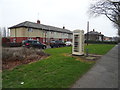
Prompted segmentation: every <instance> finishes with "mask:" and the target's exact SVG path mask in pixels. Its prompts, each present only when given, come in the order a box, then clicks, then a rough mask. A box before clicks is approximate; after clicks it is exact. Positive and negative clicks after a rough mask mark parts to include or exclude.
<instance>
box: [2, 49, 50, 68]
mask: <svg viewBox="0 0 120 90" xmlns="http://www.w3.org/2000/svg"><path fill="white" fill-rule="evenodd" d="M48 56H49V54H46V53H44V51H43V50H41V49H34V48H30V49H28V48H23V47H21V48H2V69H3V70H5V69H10V70H11V69H13V68H15V67H16V66H18V65H22V64H28V63H32V62H36V61H38V60H42V59H44V58H47V57H48Z"/></svg>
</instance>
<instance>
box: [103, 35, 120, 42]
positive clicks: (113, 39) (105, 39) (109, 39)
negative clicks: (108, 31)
mask: <svg viewBox="0 0 120 90" xmlns="http://www.w3.org/2000/svg"><path fill="white" fill-rule="evenodd" d="M118 39H119V37H107V36H104V41H116V42H118V41H119V40H118Z"/></svg>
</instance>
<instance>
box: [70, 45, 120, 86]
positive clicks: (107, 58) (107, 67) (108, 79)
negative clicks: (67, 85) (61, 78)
mask: <svg viewBox="0 0 120 90" xmlns="http://www.w3.org/2000/svg"><path fill="white" fill-rule="evenodd" d="M118 46H119V47H120V44H118V45H116V46H115V47H114V48H112V49H111V50H110V51H109V52H108V53H107V54H106V55H104V56H102V57H101V59H99V60H98V61H97V62H96V64H95V65H94V66H93V67H92V68H91V69H90V70H89V71H88V72H87V73H86V74H85V75H83V76H82V77H81V78H80V79H79V80H78V81H76V83H75V84H74V85H73V86H72V87H71V88H118V60H119V59H118ZM119 49H120V48H119Z"/></svg>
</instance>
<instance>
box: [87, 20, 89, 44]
mask: <svg viewBox="0 0 120 90" xmlns="http://www.w3.org/2000/svg"><path fill="white" fill-rule="evenodd" d="M88 40H89V21H88V22H87V46H88Z"/></svg>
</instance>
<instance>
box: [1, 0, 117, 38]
mask: <svg viewBox="0 0 120 90" xmlns="http://www.w3.org/2000/svg"><path fill="white" fill-rule="evenodd" d="M95 1H96V0H0V27H11V26H13V25H16V24H19V23H21V22H24V21H31V22H37V20H38V19H39V20H40V22H41V24H45V25H51V26H55V27H59V28H62V27H63V26H65V28H66V29H69V30H71V31H74V30H76V29H80V30H84V32H85V33H86V32H87V22H88V21H89V28H90V29H89V31H92V30H93V29H95V31H98V32H101V33H102V34H104V35H105V36H109V37H113V36H117V30H116V29H115V28H114V27H113V24H112V22H111V21H109V20H108V19H107V18H106V17H105V16H100V17H97V18H90V17H89V15H88V10H89V6H90V4H91V3H94V2H95Z"/></svg>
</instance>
